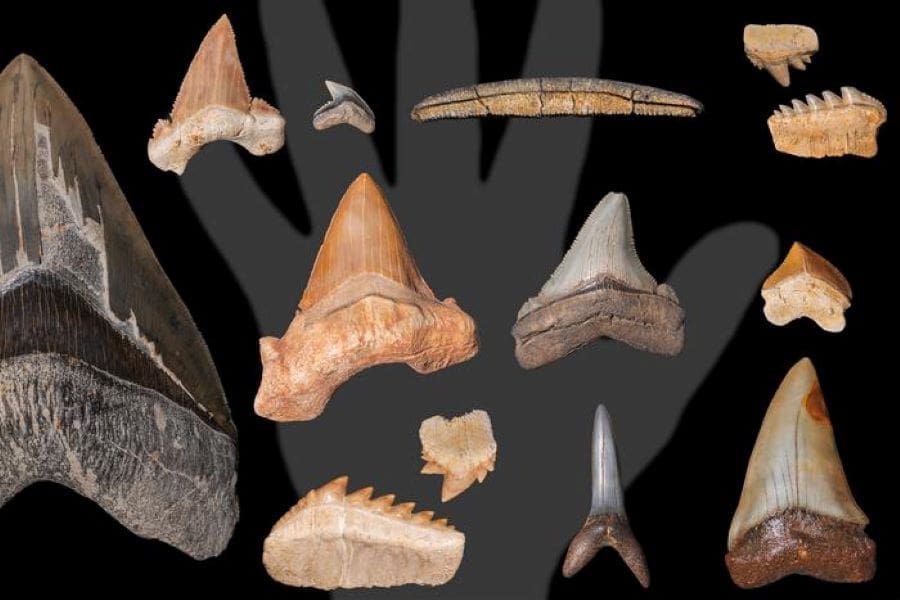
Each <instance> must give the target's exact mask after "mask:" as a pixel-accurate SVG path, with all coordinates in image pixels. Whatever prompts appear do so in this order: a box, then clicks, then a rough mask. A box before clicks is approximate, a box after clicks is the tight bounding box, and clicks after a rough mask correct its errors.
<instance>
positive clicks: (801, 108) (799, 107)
mask: <svg viewBox="0 0 900 600" xmlns="http://www.w3.org/2000/svg"><path fill="white" fill-rule="evenodd" d="M791 104H792V105H793V107H794V112H795V113H797V114H800V113H805V112H809V108H807V106H806V105H805V104H803V102H801V101H800V100H791Z"/></svg>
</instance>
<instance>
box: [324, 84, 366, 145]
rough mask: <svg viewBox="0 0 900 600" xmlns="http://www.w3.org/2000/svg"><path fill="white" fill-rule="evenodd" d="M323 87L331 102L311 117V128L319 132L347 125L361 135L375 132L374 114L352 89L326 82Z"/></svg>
mask: <svg viewBox="0 0 900 600" xmlns="http://www.w3.org/2000/svg"><path fill="white" fill-rule="evenodd" d="M325 87H327V88H328V93H330V94H331V100H330V101H328V102H326V103H325V104H323V105H322V106H321V107H320V108H319V109H318V110H317V111H316V112H315V114H314V115H313V127H315V128H316V129H317V130H319V131H321V130H323V129H328V128H330V127H334V126H336V125H341V124H347V125H352V126H353V127H356V128H357V129H359V130H360V131H362V132H363V133H372V132H373V131H375V113H373V112H372V109H371V108H369V105H368V104H366V101H365V100H363V99H362V98H361V97H360V95H359V94H357V93H356V92H355V91H354V90H353V89H351V88H349V87H347V86H346V85H341V84H340V83H335V82H333V81H326V82H325Z"/></svg>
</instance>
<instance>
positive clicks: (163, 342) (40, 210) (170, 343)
mask: <svg viewBox="0 0 900 600" xmlns="http://www.w3.org/2000/svg"><path fill="white" fill-rule="evenodd" d="M0 327H2V329H0V506H2V505H3V504H4V503H5V502H6V501H7V500H8V499H9V498H11V497H12V496H13V495H15V494H16V493H17V492H18V491H19V490H21V489H23V488H25V487H26V486H28V485H30V484H31V483H33V482H35V481H41V480H45V481H55V482H57V483H60V484H62V485H65V486H67V487H70V488H72V489H73V490H75V491H77V492H79V493H80V494H83V495H84V496H86V497H88V498H91V499H92V500H94V501H95V502H96V503H97V504H99V505H100V506H101V507H103V508H104V509H105V510H106V511H107V512H109V513H110V514H111V515H113V516H114V517H115V518H116V519H118V520H119V521H120V522H121V523H122V524H123V525H125V526H126V527H128V528H129V529H130V530H131V531H133V532H134V533H135V534H137V535H140V536H143V537H148V538H156V539H159V540H162V541H164V542H166V543H169V544H171V545H173V546H175V547H176V548H178V549H180V550H182V551H184V552H186V553H187V554H189V555H191V556H193V557H194V558H198V559H199V558H207V557H210V556H215V555H217V554H219V553H220V552H222V550H223V549H224V548H225V546H226V544H227V543H228V540H229V538H230V537H231V532H232V530H233V529H234V524H235V522H236V521H237V515H238V508H237V498H236V496H235V491H234V487H235V480H236V477H237V475H236V471H235V466H236V462H237V446H236V431H235V428H234V424H233V423H232V422H231V416H230V414H229V411H228V406H227V404H226V402H225V396H224V393H223V391H222V385H221V382H220V381H219V377H218V374H217V373H216V369H215V366H214V365H213V362H212V358H211V357H210V354H209V350H208V349H207V348H206V345H205V344H204V342H203V339H202V338H201V337H200V333H199V332H198V331H197V328H196V326H195V325H194V322H193V320H192V319H191V316H190V314H189V313H188V311H187V308H186V307H185V306H184V304H183V303H182V301H181V299H180V298H179V297H178V294H177V293H176V292H175V289H174V288H173V287H172V284H171V283H170V282H169V280H168V278H167V277H166V275H165V273H163V271H162V268H161V267H160V265H159V263H158V262H157V260H156V257H155V256H154V255H153V251H152V250H151V249H150V246H149V244H148V243H147V240H146V238H145V237H144V234H143V232H142V231H141V228H140V226H139V225H138V223H137V221H136V220H135V217H134V215H133V214H132V212H131V210H130V208H129V206H128V202H127V201H126V200H125V196H124V195H123V194H122V191H121V190H120V189H119V186H118V184H117V183H116V181H115V179H114V178H113V175H112V172H111V171H110V169H109V166H108V165H107V164H106V161H105V160H104V159H103V156H102V154H101V153H100V149H99V148H98V147H97V145H96V143H95V142H94V139H93V136H92V135H91V132H90V130H89V129H88V126H87V124H86V123H85V122H84V119H83V118H82V117H81V115H80V114H79V113H78V110H77V109H76V108H75V106H74V105H73V104H72V102H71V101H70V100H69V98H68V97H67V96H66V95H65V93H64V92H63V91H62V90H61V89H60V88H59V86H58V85H57V84H56V82H55V81H53V79H52V78H51V77H50V76H49V75H48V74H47V73H46V72H45V71H44V70H43V69H42V68H41V67H40V65H38V64H37V63H36V62H35V61H34V60H33V59H31V58H30V57H28V56H25V55H21V56H19V57H18V58H16V59H15V60H13V61H12V62H11V63H10V64H9V65H8V66H7V67H6V69H4V70H3V72H2V73H0Z"/></svg>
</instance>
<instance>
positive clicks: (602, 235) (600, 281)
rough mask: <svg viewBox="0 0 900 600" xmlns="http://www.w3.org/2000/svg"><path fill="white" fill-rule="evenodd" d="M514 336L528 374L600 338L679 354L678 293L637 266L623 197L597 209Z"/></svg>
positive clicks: (523, 313)
mask: <svg viewBox="0 0 900 600" xmlns="http://www.w3.org/2000/svg"><path fill="white" fill-rule="evenodd" d="M512 335H513V337H514V338H515V340H516V358H517V359H518V361H519V364H520V365H521V366H523V367H524V368H526V369H533V368H535V367H539V366H541V365H544V364H547V363H549V362H552V361H554V360H557V359H559V358H561V357H563V356H565V355H567V354H569V353H570V352H573V351H574V350H576V349H578V348H580V347H581V346H584V345H585V344H588V343H590V342H592V341H593V340H595V339H597V338H601V337H608V338H612V339H616V340H619V341H622V342H625V343H626V344H629V345H630V346H633V347H635V348H637V349H639V350H646V351H648V352H655V353H659V354H668V355H674V354H678V353H679V352H681V348H682V346H683V345H684V311H683V310H682V309H681V306H680V305H679V304H678V298H677V296H676V295H675V291H674V290H673V289H672V288H671V287H670V286H669V285H667V284H664V283H663V284H657V283H656V280H655V279H654V278H653V277H652V276H651V275H650V274H649V273H648V272H647V270H646V269H644V266H643V265H642V264H641V261H640V259H639V258H638V256H637V252H636V251H635V249H634V236H633V233H632V227H631V211H630V208H629V205H628V198H627V197H626V196H625V194H619V193H615V192H610V193H609V194H607V195H606V196H605V197H604V198H603V199H602V200H601V201H600V202H599V203H598V204H597V206H596V207H595V208H594V210H593V212H591V214H590V216H589V217H588V218H587V220H586V221H585V223H584V225H583V226H582V227H581V231H579V232H578V235H577V237H576V238H575V241H574V242H573V243H572V247H571V248H569V251H568V252H567V253H566V255H565V257H563V260H562V262H561V263H560V264H559V266H558V267H557V268H556V270H555V271H554V272H553V275H551V277H550V279H549V281H547V283H545V284H544V287H543V288H541V291H540V293H539V294H538V295H537V296H535V297H533V298H529V299H528V300H527V301H526V302H525V304H524V305H523V306H522V308H521V309H520V310H519V316H518V320H517V321H516V324H515V325H514V326H513V328H512Z"/></svg>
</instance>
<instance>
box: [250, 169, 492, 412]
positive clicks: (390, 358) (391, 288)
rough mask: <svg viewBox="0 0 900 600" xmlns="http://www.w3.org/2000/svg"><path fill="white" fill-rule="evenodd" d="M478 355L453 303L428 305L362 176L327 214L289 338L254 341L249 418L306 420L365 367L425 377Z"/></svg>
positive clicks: (393, 228) (385, 212) (385, 210)
mask: <svg viewBox="0 0 900 600" xmlns="http://www.w3.org/2000/svg"><path fill="white" fill-rule="evenodd" d="M477 352H478V338H477V335H476V333H475V323H474V321H472V318H471V317H470V316H469V315H467V314H466V313H465V312H463V310H462V309H460V308H459V306H457V304H456V301H455V300H453V299H452V298H448V299H446V300H443V301H440V300H438V299H437V298H436V297H435V295H434V293H433V292H432V291H431V288H429V287H428V284H426V283H425V280H424V279H423V278H422V276H421V274H420V273H419V270H418V268H417V267H416V263H415V260H414V259H413V257H412V255H411V254H410V253H409V249H408V248H407V246H406V241H405V239H404V238H403V233H402V232H401V231H400V226H399V224H398V223H397V220H396V219H395V218H394V214H393V212H392V211H391V209H390V207H389V206H388V204H387V200H386V199H385V197H384V194H383V193H382V191H381V189H380V188H379V187H378V185H377V184H376V183H375V182H374V181H373V180H372V178H371V177H369V175H367V174H365V173H363V174H362V175H360V176H359V177H357V178H356V180H355V181H354V182H353V183H352V184H351V185H350V187H349V188H348V189H347V191H346V193H345V194H344V197H343V198H342V199H341V202H340V204H339V205H338V207H337V209H336V210H335V213H334V216H333V217H332V220H331V223H330V224H329V226H328V230H327V231H326V232H325V239H324V240H323V242H322V246H321V248H320V249H319V253H318V255H317V256H316V261H315V264H314V265H313V269H312V273H311V274H310V277H309V282H308V283H307V286H306V290H305V291H304V293H303V297H302V298H301V300H300V305H299V309H298V311H297V314H296V315H295V316H294V319H293V321H291V324H290V326H289V327H288V330H287V331H286V332H285V334H284V335H283V336H282V337H281V338H280V339H277V338H263V339H261V340H260V356H261V358H262V363H263V377H262V382H261V383H260V387H259V391H258V392H257V395H256V400H255V402H254V409H255V411H256V413H257V414H258V415H260V416H263V417H266V418H269V419H273V420H277V421H294V420H302V421H305V420H309V419H314V418H315V417H317V416H319V414H321V413H322V411H323V410H324V409H325V405H326V404H327V403H328V401H329V399H330V398H331V395H332V393H333V392H334V391H335V390H336V389H337V387H338V386H340V385H341V384H342V383H343V382H344V381H346V380H347V379H349V378H350V377H352V376H353V375H355V374H356V373H358V372H359V371H362V370H364V369H366V368H368V367H371V366H374V365H378V364H385V363H406V364H408V365H409V366H410V367H411V368H413V369H414V370H416V371H418V372H419V373H431V372H433V371H437V370H439V369H442V368H444V367H447V366H450V365H453V364H456V363H459V362H462V361H465V360H468V359H469V358H471V357H472V356H474V355H475V354H476V353H477Z"/></svg>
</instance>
